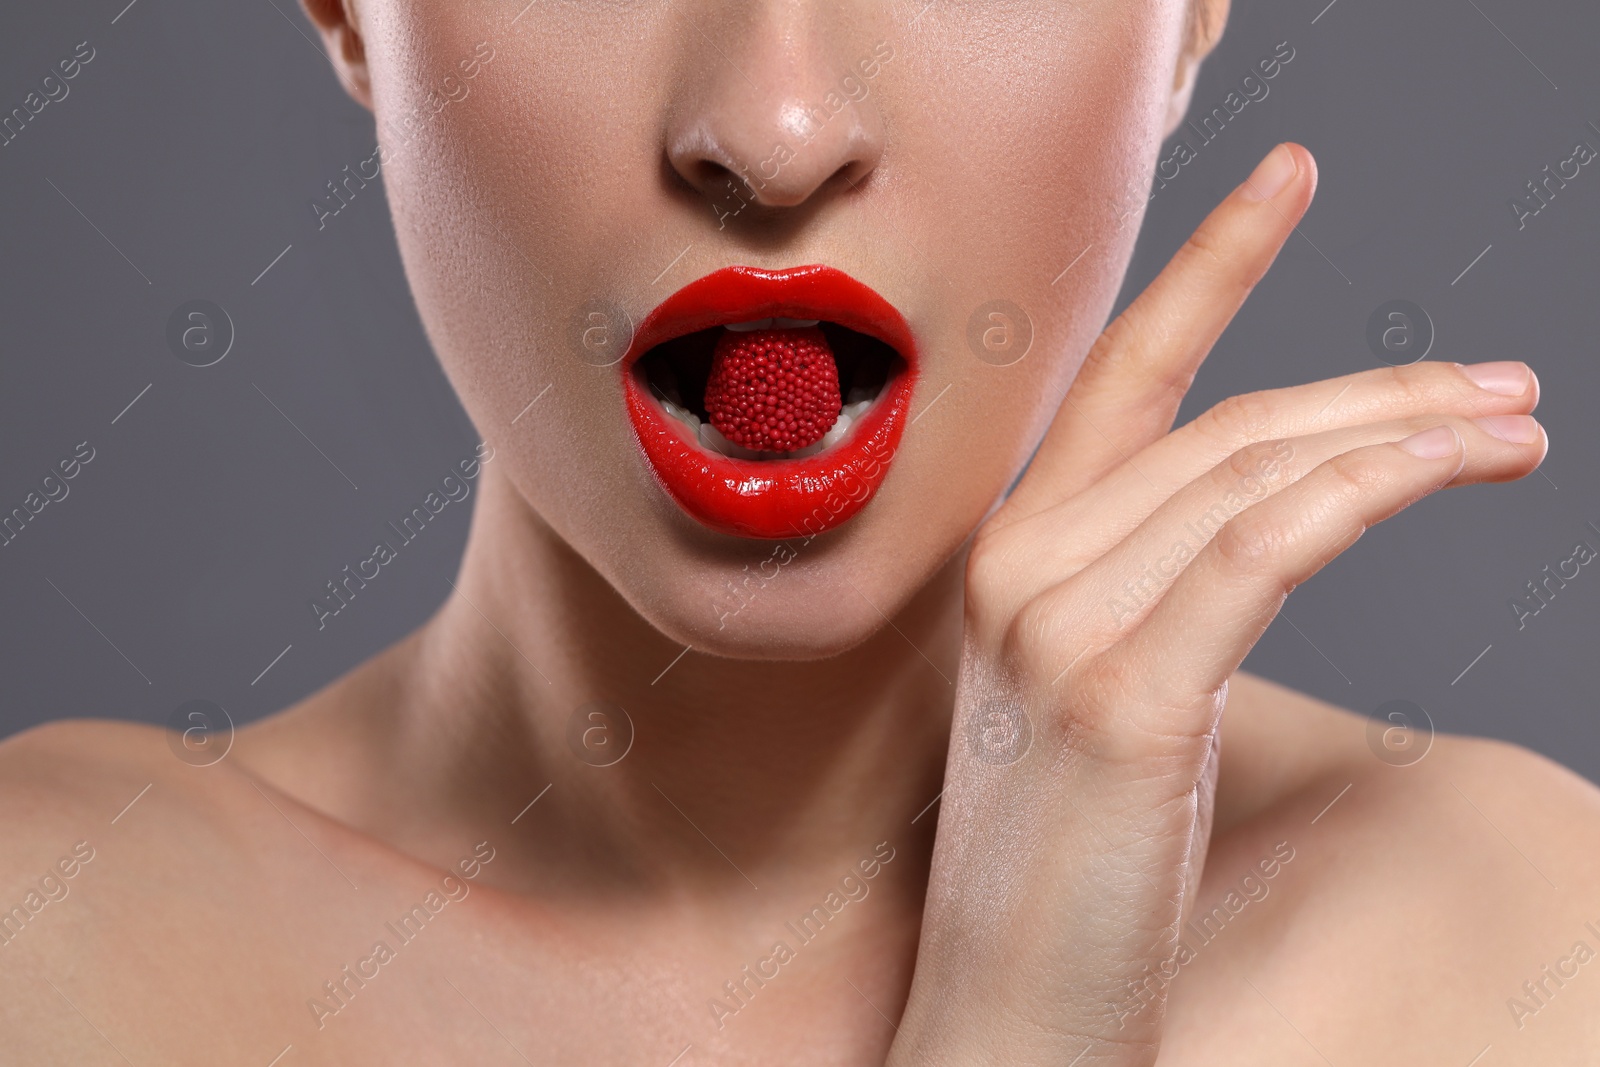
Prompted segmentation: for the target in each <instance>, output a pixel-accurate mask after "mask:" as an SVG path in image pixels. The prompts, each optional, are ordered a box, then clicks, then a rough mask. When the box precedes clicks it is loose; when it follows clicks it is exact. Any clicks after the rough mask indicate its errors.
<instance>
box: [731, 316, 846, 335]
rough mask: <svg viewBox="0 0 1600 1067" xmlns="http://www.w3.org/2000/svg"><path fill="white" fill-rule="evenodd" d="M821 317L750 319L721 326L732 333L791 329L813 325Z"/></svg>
mask: <svg viewBox="0 0 1600 1067" xmlns="http://www.w3.org/2000/svg"><path fill="white" fill-rule="evenodd" d="M821 321H822V320H821V319H751V320H750V321H749V322H730V323H727V324H726V325H725V326H723V329H725V330H732V331H733V332H734V333H749V332H750V331H751V330H793V329H798V328H800V327H802V326H815V325H816V324H817V323H818V322H821Z"/></svg>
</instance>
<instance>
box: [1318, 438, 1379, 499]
mask: <svg viewBox="0 0 1600 1067" xmlns="http://www.w3.org/2000/svg"><path fill="white" fill-rule="evenodd" d="M1324 466H1325V467H1326V469H1327V473H1328V478H1329V479H1330V481H1331V482H1332V485H1331V488H1332V489H1333V491H1334V492H1335V493H1338V494H1339V495H1340V496H1343V497H1361V496H1366V495H1367V494H1368V493H1371V492H1372V491H1374V490H1376V489H1378V488H1380V487H1381V486H1382V485H1383V484H1384V483H1385V482H1387V481H1388V471H1387V470H1386V469H1385V468H1384V467H1382V466H1381V465H1379V463H1378V462H1377V461H1376V460H1375V459H1374V458H1373V455H1372V454H1371V453H1367V452H1363V451H1359V450H1358V451H1355V452H1342V453H1340V454H1339V455H1337V456H1334V457H1333V458H1332V459H1330V460H1328V461H1327V463H1326V464H1325V465H1324Z"/></svg>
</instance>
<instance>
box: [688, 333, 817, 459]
mask: <svg viewBox="0 0 1600 1067" xmlns="http://www.w3.org/2000/svg"><path fill="white" fill-rule="evenodd" d="M705 406H706V414H707V415H709V416H710V421H711V425H712V426H715V427H716V428H717V431H718V432H719V433H721V434H722V436H724V437H726V438H727V439H728V440H730V441H732V442H733V443H734V444H736V445H742V446H744V447H745V448H750V449H754V450H756V451H758V452H793V451H795V450H797V449H801V448H805V447H806V446H807V445H810V444H815V443H816V442H818V441H820V440H822V435H823V434H825V433H827V432H828V431H829V430H830V429H832V427H833V424H834V423H835V422H837V421H838V419H839V407H840V399H839V369H838V368H837V367H836V366H835V365H834V362H833V349H832V348H830V347H829V346H828V341H827V338H825V337H823V336H822V331H821V330H819V329H818V328H817V327H815V326H804V327H800V328H790V329H774V330H750V331H748V332H743V333H741V332H735V331H732V330H725V331H723V334H722V336H721V337H720V338H719V339H718V340H717V347H716V351H715V352H714V353H712V356H711V376H710V378H709V379H707V381H706V398H705Z"/></svg>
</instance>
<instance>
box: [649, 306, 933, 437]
mask: <svg viewBox="0 0 1600 1067" xmlns="http://www.w3.org/2000/svg"><path fill="white" fill-rule="evenodd" d="M816 335H820V344H818V343H814V342H813V343H810V344H808V342H811V339H812V338H813V337H814V336H816ZM791 339H793V340H791ZM759 342H768V347H769V348H772V349H776V350H778V352H779V353H785V350H786V349H789V350H792V349H796V348H798V349H800V350H801V352H802V354H809V355H813V356H817V355H820V358H821V360H826V361H828V362H829V363H831V373H828V372H826V371H824V372H821V373H818V374H816V375H815V376H814V377H815V378H820V379H821V380H820V381H816V382H815V386H816V388H813V389H809V390H807V389H803V388H802V389H795V390H788V391H785V390H783V389H782V385H783V384H784V378H785V376H786V372H787V374H788V376H789V377H796V376H797V375H796V374H795V372H794V371H793V370H791V368H790V367H789V366H785V363H784V361H783V360H782V359H773V360H770V361H768V362H767V363H766V364H765V365H763V366H758V367H746V366H738V367H736V369H733V370H729V369H728V368H729V367H730V366H733V365H735V364H737V363H739V362H740V361H739V360H738V359H737V358H736V357H737V355H741V354H742V351H741V350H743V349H745V348H748V347H750V346H752V345H753V344H755V343H759ZM808 349H809V351H808ZM819 350H820V351H819ZM730 353H731V354H734V356H735V358H729V356H730ZM719 356H720V357H721V358H719ZM791 363H792V361H791ZM897 364H900V365H903V361H902V360H901V359H900V357H899V355H898V354H897V353H896V352H895V350H894V349H893V348H891V347H889V345H887V344H885V343H884V342H883V341H880V340H878V339H877V338H875V337H869V336H868V335H866V334H863V333H858V332H857V331H855V330H852V329H850V328H849V327H847V326H841V325H840V324H838V323H836V322H823V321H821V320H817V319H785V318H776V317H774V318H767V319H757V320H753V321H745V322H730V323H726V324H724V325H721V326H712V327H709V328H707V329H704V330H696V331H695V332H694V333H690V334H686V335H684V336H682V337H675V338H673V339H672V340H670V341H666V342H664V343H662V344H659V345H656V346H655V347H654V348H652V349H650V350H649V351H648V352H646V353H645V354H644V355H643V356H642V357H641V358H640V359H639V361H638V363H637V365H636V369H635V373H637V374H640V375H642V376H643V378H644V383H645V385H646V387H647V388H648V389H649V390H650V395H651V396H652V397H654V398H655V400H656V401H657V402H658V403H659V404H660V405H661V408H662V410H663V411H664V412H665V413H666V414H667V416H668V417H670V418H672V419H673V420H674V421H676V422H677V423H678V424H679V425H680V426H682V427H683V430H684V434H685V436H686V439H687V440H688V442H689V443H691V444H694V445H697V446H698V447H700V448H702V449H704V450H706V451H708V452H711V453H714V454H716V455H720V456H724V457H727V458H730V459H742V460H750V461H754V462H773V461H781V460H796V459H809V458H810V457H812V456H817V455H821V454H822V453H824V452H826V451H828V450H829V449H831V448H834V447H836V446H838V445H840V444H841V443H843V442H844V441H845V440H846V439H847V438H848V437H849V436H850V432H851V430H853V429H854V428H855V427H856V426H857V425H858V424H859V423H861V421H862V420H863V418H864V417H865V415H866V414H867V412H868V411H869V410H870V409H871V408H872V406H873V405H874V404H875V403H877V402H878V400H879V399H880V398H881V397H882V396H883V395H884V386H885V385H886V384H888V381H889V378H890V376H891V375H892V374H894V373H895V372H896V370H897V369H898V368H897V366H896V365H897ZM806 369H810V368H809V367H806ZM714 370H715V375H714V373H713V371H714ZM762 372H765V373H762ZM802 384H807V383H805V382H804V381H803V380H802ZM708 385H710V387H711V388H710V390H709V401H708V389H707V386H708ZM741 394H743V395H741ZM741 400H745V401H747V402H745V403H742V404H741V403H740V402H739V401H741Z"/></svg>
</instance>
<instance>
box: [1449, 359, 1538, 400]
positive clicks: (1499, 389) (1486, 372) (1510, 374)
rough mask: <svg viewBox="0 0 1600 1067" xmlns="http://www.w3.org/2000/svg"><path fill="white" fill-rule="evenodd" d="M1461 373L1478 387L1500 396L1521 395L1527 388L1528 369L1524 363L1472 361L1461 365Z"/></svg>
mask: <svg viewBox="0 0 1600 1067" xmlns="http://www.w3.org/2000/svg"><path fill="white" fill-rule="evenodd" d="M1461 373H1463V374H1465V375H1466V376H1467V377H1468V378H1471V379H1472V380H1473V381H1474V382H1475V383H1477V386H1478V388H1479V389H1487V390H1488V391H1489V392H1491V393H1499V394H1501V395H1502V396H1521V395H1522V394H1523V393H1525V392H1527V389H1528V375H1529V370H1528V365H1527V364H1526V363H1516V362H1511V361H1506V362H1503V363H1474V364H1472V365H1471V366H1467V367H1462V368H1461Z"/></svg>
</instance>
